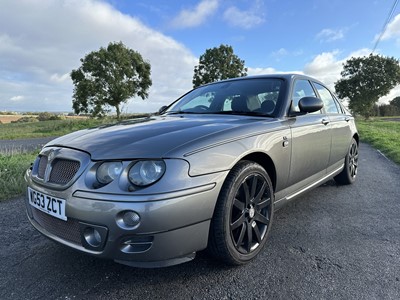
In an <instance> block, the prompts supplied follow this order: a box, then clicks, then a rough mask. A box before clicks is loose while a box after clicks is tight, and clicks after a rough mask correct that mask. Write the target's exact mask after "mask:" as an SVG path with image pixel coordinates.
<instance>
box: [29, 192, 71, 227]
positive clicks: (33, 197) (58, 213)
mask: <svg viewBox="0 0 400 300" xmlns="http://www.w3.org/2000/svg"><path fill="white" fill-rule="evenodd" d="M28 197H29V204H30V205H32V206H33V207H34V208H37V209H39V210H41V211H42V212H44V213H46V214H49V215H51V216H53V217H56V218H58V219H61V220H64V221H67V216H66V215H65V200H64V199H60V198H56V197H53V196H50V195H47V194H43V193H41V192H38V191H35V190H34V189H31V188H30V187H28Z"/></svg>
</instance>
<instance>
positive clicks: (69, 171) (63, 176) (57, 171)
mask: <svg viewBox="0 0 400 300" xmlns="http://www.w3.org/2000/svg"><path fill="white" fill-rule="evenodd" d="M39 167H40V166H39ZM79 167H80V163H79V161H76V160H68V159H62V158H58V159H55V160H54V162H53V166H52V169H51V173H50V178H49V182H51V183H57V184H66V183H68V182H69V181H70V180H71V179H72V178H73V177H74V176H75V174H76V172H78V170H79Z"/></svg>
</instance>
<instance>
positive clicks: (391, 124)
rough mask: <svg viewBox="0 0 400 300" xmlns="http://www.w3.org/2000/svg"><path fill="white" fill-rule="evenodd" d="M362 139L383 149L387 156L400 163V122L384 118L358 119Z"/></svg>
mask: <svg viewBox="0 0 400 300" xmlns="http://www.w3.org/2000/svg"><path fill="white" fill-rule="evenodd" d="M357 128H358V131H359V133H360V137H361V140H362V141H363V142H367V143H369V144H371V145H372V146H373V147H374V148H376V149H378V150H380V151H382V152H383V153H384V154H385V155H386V156H387V157H389V158H390V159H392V160H393V161H394V162H396V163H398V164H400V122H396V121H387V120H385V119H384V118H381V119H375V120H369V121H361V120H357Z"/></svg>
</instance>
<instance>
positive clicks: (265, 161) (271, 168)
mask: <svg viewBox="0 0 400 300" xmlns="http://www.w3.org/2000/svg"><path fill="white" fill-rule="evenodd" d="M243 160H248V161H253V162H255V163H257V164H259V165H260V166H262V167H263V168H264V169H265V171H266V172H267V173H268V175H269V177H270V179H271V182H272V186H273V188H274V191H275V190H276V168H275V164H274V162H273V160H272V159H271V157H270V156H269V155H268V154H266V153H263V152H253V153H250V154H247V155H246V156H244V157H242V158H241V159H240V160H239V162H240V161H243Z"/></svg>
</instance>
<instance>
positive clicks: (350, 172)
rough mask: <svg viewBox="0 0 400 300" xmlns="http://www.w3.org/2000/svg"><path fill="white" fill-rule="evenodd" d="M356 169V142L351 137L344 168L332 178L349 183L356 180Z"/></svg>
mask: <svg viewBox="0 0 400 300" xmlns="http://www.w3.org/2000/svg"><path fill="white" fill-rule="evenodd" d="M357 171H358V144H357V141H356V140H355V139H354V138H353V139H352V141H351V144H350V147H349V150H348V152H347V155H346V158H345V162H344V168H343V171H342V172H341V173H339V175H337V176H336V177H335V178H334V179H335V181H336V182H337V183H339V184H351V183H353V182H354V181H355V180H356V177H357Z"/></svg>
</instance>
